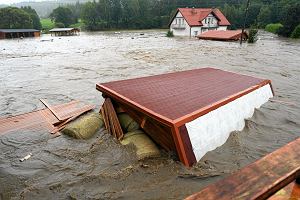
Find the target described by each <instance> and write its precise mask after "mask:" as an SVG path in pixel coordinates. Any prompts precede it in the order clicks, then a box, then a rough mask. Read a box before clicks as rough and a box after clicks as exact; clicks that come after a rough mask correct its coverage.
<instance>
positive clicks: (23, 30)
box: [0, 29, 40, 33]
mask: <svg viewBox="0 0 300 200" xmlns="http://www.w3.org/2000/svg"><path fill="white" fill-rule="evenodd" d="M0 32H2V33H25V32H40V31H39V30H36V29H0Z"/></svg>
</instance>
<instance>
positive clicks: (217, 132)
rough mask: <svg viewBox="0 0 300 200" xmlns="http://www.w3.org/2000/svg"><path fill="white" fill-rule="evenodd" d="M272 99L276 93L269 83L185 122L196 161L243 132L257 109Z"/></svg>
mask: <svg viewBox="0 0 300 200" xmlns="http://www.w3.org/2000/svg"><path fill="white" fill-rule="evenodd" d="M271 97H273V93H272V90H271V87H270V85H269V84H268V85H265V86H263V87H261V88H259V89H256V90H254V91H252V92H250V93H248V94H246V95H244V96H242V97H240V98H238V99H236V100H234V101H231V102H229V103H228V104H225V105H224V106H221V107H219V108H217V109H216V110H213V111H211V112H209V113H207V114H206V115H203V116H201V117H199V118H197V119H195V120H193V121H191V122H189V123H186V128H187V131H188V134H189V137H190V140H191V144H192V147H193V152H194V154H195V157H196V160H197V161H199V160H200V159H201V158H202V157H203V156H204V155H205V154H206V153H207V152H208V151H212V150H214V149H216V148H217V147H219V146H221V145H223V144H224V143H225V142H226V140H227V139H228V137H229V135H230V133H231V132H232V131H241V130H243V128H244V126H245V119H247V118H251V117H252V116H253V114H254V110H255V108H259V107H260V106H261V105H263V104H264V103H266V102H268V100H269V98H271Z"/></svg>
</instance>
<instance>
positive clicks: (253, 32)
mask: <svg viewBox="0 0 300 200" xmlns="http://www.w3.org/2000/svg"><path fill="white" fill-rule="evenodd" d="M257 32H258V30H257V29H256V28H251V29H250V30H249V39H248V43H254V42H256V40H257Z"/></svg>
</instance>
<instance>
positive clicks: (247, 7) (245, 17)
mask: <svg viewBox="0 0 300 200" xmlns="http://www.w3.org/2000/svg"><path fill="white" fill-rule="evenodd" d="M249 5H250V0H247V6H246V10H245V16H244V24H243V28H242V34H241V41H240V44H241V45H242V44H243V35H244V31H245V26H246V19H247V16H248V11H249Z"/></svg>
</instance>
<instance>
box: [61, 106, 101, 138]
mask: <svg viewBox="0 0 300 200" xmlns="http://www.w3.org/2000/svg"><path fill="white" fill-rule="evenodd" d="M103 125H104V122H103V119H102V116H101V115H100V114H99V113H95V112H90V113H87V114H85V115H83V116H80V117H79V118H77V119H75V120H74V121H72V122H70V123H69V124H68V125H67V126H66V127H65V128H64V129H63V130H62V131H61V132H62V133H63V134H66V135H68V136H71V137H74V138H77V139H88V138H91V137H92V136H93V135H94V134H95V133H96V132H97V131H98V130H99V129H100V128H101V127H103Z"/></svg>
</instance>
